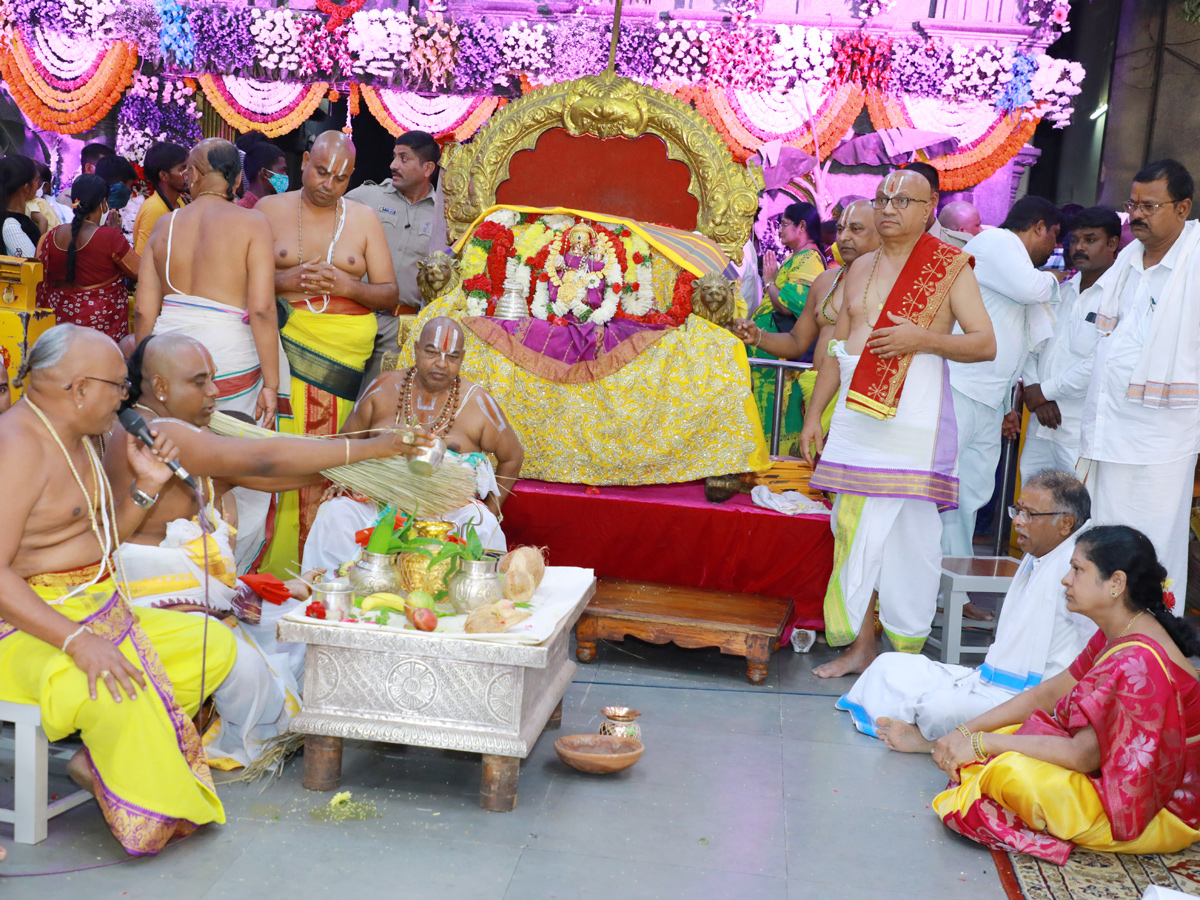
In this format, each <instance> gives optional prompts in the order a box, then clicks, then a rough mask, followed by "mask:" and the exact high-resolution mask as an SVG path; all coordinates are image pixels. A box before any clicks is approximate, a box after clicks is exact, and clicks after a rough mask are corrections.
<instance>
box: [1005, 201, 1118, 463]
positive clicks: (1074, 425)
mask: <svg viewBox="0 0 1200 900" xmlns="http://www.w3.org/2000/svg"><path fill="white" fill-rule="evenodd" d="M1120 240H1121V220H1120V218H1119V217H1118V216H1117V214H1116V213H1115V212H1113V211H1112V210H1111V209H1107V208H1106V207H1103V206H1093V207H1092V208H1091V209H1085V210H1082V211H1081V212H1080V213H1079V214H1078V215H1076V216H1075V218H1074V219H1072V221H1071V235H1070V241H1069V243H1068V247H1067V251H1068V257H1069V259H1070V263H1071V265H1073V266H1074V267H1075V274H1074V275H1072V276H1071V277H1070V278H1069V279H1067V280H1066V281H1064V282H1063V283H1062V284H1061V285H1059V287H1058V296H1059V301H1058V306H1057V308H1056V309H1055V310H1054V337H1052V338H1050V340H1049V341H1048V342H1047V343H1046V344H1045V345H1044V346H1043V347H1042V348H1041V349H1040V350H1039V351H1037V352H1036V353H1035V354H1031V355H1030V356H1029V358H1028V359H1027V360H1026V362H1025V392H1024V393H1025V405H1026V406H1027V407H1029V413H1030V418H1029V427H1028V428H1027V429H1026V431H1025V445H1024V447H1023V448H1022V449H1021V471H1022V472H1023V473H1026V474H1032V473H1034V472H1040V471H1041V470H1042V469H1058V470H1060V471H1064V472H1073V471H1075V463H1077V462H1078V461H1079V427H1080V425H1079V421H1080V418H1081V417H1082V416H1083V401H1084V398H1085V397H1086V396H1087V389H1088V378H1089V376H1090V375H1091V371H1092V355H1093V354H1094V353H1095V352H1096V340H1097V333H1096V308H1097V307H1098V306H1099V304H1100V289H1099V288H1098V287H1096V286H1095V285H1096V282H1097V281H1098V280H1099V278H1100V276H1101V275H1103V274H1104V273H1105V272H1107V271H1108V270H1109V269H1110V268H1111V267H1112V264H1113V261H1114V260H1115V259H1116V258H1117V245H1118V243H1119V242H1120Z"/></svg>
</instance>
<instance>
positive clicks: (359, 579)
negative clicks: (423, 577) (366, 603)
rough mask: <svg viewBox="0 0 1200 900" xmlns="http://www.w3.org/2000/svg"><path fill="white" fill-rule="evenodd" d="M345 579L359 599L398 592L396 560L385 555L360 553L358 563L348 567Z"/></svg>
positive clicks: (398, 577)
mask: <svg viewBox="0 0 1200 900" xmlns="http://www.w3.org/2000/svg"><path fill="white" fill-rule="evenodd" d="M347 577H348V578H349V579H350V586H351V587H352V588H353V589H354V593H355V594H356V595H357V596H359V597H366V596H368V595H369V594H374V593H376V592H377V591H386V592H388V593H389V594H397V593H399V592H400V572H399V570H398V569H397V568H396V558H395V557H394V556H390V555H388V554H387V553H370V552H368V551H366V550H364V551H363V552H362V555H361V556H360V557H359V560H358V562H356V563H355V564H354V565H353V566H351V567H350V572H349V573H348V575H347Z"/></svg>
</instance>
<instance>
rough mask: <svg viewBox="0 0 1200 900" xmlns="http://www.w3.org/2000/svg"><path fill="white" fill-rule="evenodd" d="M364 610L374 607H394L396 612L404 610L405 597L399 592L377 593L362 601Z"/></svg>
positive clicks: (368, 610)
mask: <svg viewBox="0 0 1200 900" xmlns="http://www.w3.org/2000/svg"><path fill="white" fill-rule="evenodd" d="M362 609H363V612H370V611H371V610H373V609H392V610H395V611H396V612H399V613H402V612H404V598H403V597H401V596H400V595H399V594H388V593H383V592H380V593H377V594H372V595H371V596H369V597H367V598H366V599H364V600H363V602H362Z"/></svg>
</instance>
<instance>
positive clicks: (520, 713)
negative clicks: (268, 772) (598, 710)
mask: <svg viewBox="0 0 1200 900" xmlns="http://www.w3.org/2000/svg"><path fill="white" fill-rule="evenodd" d="M595 590H596V582H595V581H594V580H592V581H591V583H590V585H589V586H588V588H587V589H586V590H585V591H583V593H582V594H581V595H580V596H579V598H578V601H577V602H575V603H574V605H573V606H572V607H571V609H570V612H569V613H568V614H566V615H564V616H563V617H562V618H561V619H560V620H559V621H558V622H557V624H556V625H555V628H554V632H553V634H552V635H551V636H550V637H549V638H547V639H546V640H545V641H543V642H542V643H540V644H536V645H529V644H517V643H501V642H499V641H489V640H480V639H477V638H467V637H453V636H449V635H447V636H444V637H443V636H440V635H434V634H423V633H421V632H415V631H386V630H381V629H378V628H367V627H346V626H340V625H333V624H329V623H323V622H320V621H318V620H316V619H307V618H305V619H293V618H284V619H281V620H280V622H279V627H278V632H279V639H280V640H281V641H296V642H301V643H305V644H308V650H307V653H306V656H305V671H304V708H303V709H302V711H301V712H300V713H299V714H298V715H296V716H295V717H294V718H293V719H292V722H291V726H290V729H291V730H292V731H294V732H298V733H301V734H305V735H307V736H308V737H307V738H306V740H305V744H304V786H305V787H306V788H308V789H309V790H310V791H334V790H337V789H338V787H339V786H340V785H341V773H342V741H343V739H344V738H356V739H358V740H367V741H386V742H388V743H392V744H411V745H414V746H418V747H437V748H440V749H444V750H463V751H466V752H468V753H479V754H481V755H482V757H483V766H482V778H481V781H480V788H479V805H480V806H482V807H483V808H484V809H486V810H490V811H493V812H509V811H511V810H513V809H515V808H516V806H517V781H518V779H519V777H520V773H521V768H520V766H521V760H522V759H524V758H525V757H526V756H528V755H529V752H530V750H532V749H533V745H534V743H535V742H536V741H537V739H538V735H540V734H541V733H542V731H543V730H544V729H546V728H548V727H557V725H558V724H559V722H560V721H561V719H562V697H563V692H564V691H565V690H566V688H567V685H568V684H570V683H571V680H572V679H573V678H574V677H575V663H573V662H571V659H570V655H569V653H568V647H569V646H570V632H571V626H572V625H574V623H575V620H576V619H577V618H578V617H579V614H580V613H581V612H582V611H583V608H584V607H585V606H586V605H587V602H588V601H589V600H590V599H591V598H592V596H593V594H594V593H595Z"/></svg>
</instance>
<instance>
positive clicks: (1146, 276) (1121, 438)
mask: <svg viewBox="0 0 1200 900" xmlns="http://www.w3.org/2000/svg"><path fill="white" fill-rule="evenodd" d="M1193 191H1194V185H1193V182H1192V176H1191V174H1189V172H1188V170H1187V169H1186V168H1184V167H1183V165H1181V164H1180V163H1178V162H1176V161H1175V160H1173V159H1164V160H1159V161H1158V162H1153V163H1151V164H1150V165H1148V166H1146V167H1145V168H1144V169H1142V170H1141V171H1140V172H1138V173H1137V175H1135V176H1134V178H1133V189H1132V191H1131V192H1130V199H1129V201H1128V202H1127V203H1126V204H1125V208H1126V209H1127V210H1128V211H1129V227H1130V229H1131V230H1132V231H1133V236H1134V237H1135V238H1136V240H1134V241H1133V243H1131V244H1129V245H1128V246H1127V247H1126V248H1125V249H1124V250H1122V251H1121V253H1120V255H1119V256H1118V257H1117V261H1116V263H1114V264H1113V267H1112V268H1111V269H1109V270H1108V271H1107V272H1106V273H1105V274H1104V277H1103V278H1101V279H1100V281H1099V282H1097V287H1098V288H1099V289H1100V290H1101V296H1100V306H1099V309H1098V311H1097V314H1096V327H1097V330H1098V332H1099V335H1100V337H1099V341H1098V343H1097V345H1096V353H1095V357H1094V359H1093V363H1092V371H1091V380H1090V384H1089V387H1088V394H1087V399H1086V400H1085V401H1084V404H1083V419H1082V430H1081V434H1080V457H1081V458H1080V463H1079V466H1080V467H1079V472H1080V477H1082V478H1083V479H1084V483H1085V484H1086V485H1087V486H1088V491H1089V492H1090V493H1091V495H1092V518H1093V520H1094V521H1095V523H1096V524H1098V525H1107V524H1121V525H1130V526H1132V527H1134V528H1137V529H1138V530H1139V531H1142V532H1144V533H1145V535H1146V536H1147V537H1148V538H1150V540H1151V541H1153V542H1154V549H1155V551H1156V552H1157V553H1158V558H1159V561H1160V562H1162V564H1163V566H1164V567H1165V568H1166V570H1167V577H1168V579H1169V580H1170V581H1171V582H1172V583H1173V584H1172V586H1169V587H1168V589H1167V590H1168V593H1169V600H1170V601H1175V600H1176V598H1179V601H1180V602H1173V603H1172V602H1168V606H1170V607H1171V608H1172V609H1173V611H1174V613H1175V614H1176V615H1183V603H1182V602H1181V601H1182V598H1183V596H1184V592H1185V586H1186V584H1187V568H1188V566H1187V563H1188V557H1187V544H1188V516H1189V514H1190V511H1191V505H1192V484H1193V478H1194V475H1195V471H1196V452H1197V450H1198V449H1200V403H1198V393H1200V391H1198V388H1197V382H1198V381H1200V376H1198V367H1200V250H1198V247H1200V224H1197V223H1196V222H1189V221H1187V217H1188V215H1189V213H1190V212H1191V210H1192V194H1193Z"/></svg>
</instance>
